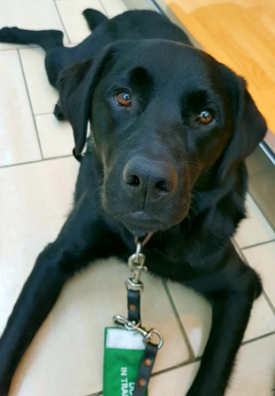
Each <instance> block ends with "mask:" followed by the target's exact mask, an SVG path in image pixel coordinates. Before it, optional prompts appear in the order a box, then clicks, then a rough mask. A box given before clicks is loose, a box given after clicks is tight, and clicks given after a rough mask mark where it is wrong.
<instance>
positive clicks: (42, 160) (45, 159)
mask: <svg viewBox="0 0 275 396" xmlns="http://www.w3.org/2000/svg"><path fill="white" fill-rule="evenodd" d="M71 157H73V155H72V154H66V155H60V156H58V157H51V158H43V159H41V160H35V161H27V162H19V163H17V164H10V165H2V166H0V170H1V169H5V168H13V167H16V166H21V165H31V164H37V163H39V162H47V161H55V160H58V159H63V158H71Z"/></svg>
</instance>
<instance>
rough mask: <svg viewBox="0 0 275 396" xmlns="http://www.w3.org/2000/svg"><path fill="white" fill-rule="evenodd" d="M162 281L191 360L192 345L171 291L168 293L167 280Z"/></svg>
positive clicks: (193, 355)
mask: <svg viewBox="0 0 275 396" xmlns="http://www.w3.org/2000/svg"><path fill="white" fill-rule="evenodd" d="M162 283H163V286H164V289H165V291H166V294H167V297H168V300H169V302H170V305H171V307H172V310H173V312H174V315H175V316H176V320H177V322H178V325H179V328H180V330H181V333H182V335H183V338H184V341H185V344H186V346H187V349H188V353H189V356H190V359H191V360H194V359H195V354H194V351H193V348H192V346H191V344H190V341H189V338H188V336H187V333H186V331H185V329H184V326H183V324H182V321H181V319H180V316H179V313H178V310H177V308H176V305H175V303H174V300H173V297H172V295H171V293H170V290H169V288H168V285H167V282H166V281H165V280H164V279H162Z"/></svg>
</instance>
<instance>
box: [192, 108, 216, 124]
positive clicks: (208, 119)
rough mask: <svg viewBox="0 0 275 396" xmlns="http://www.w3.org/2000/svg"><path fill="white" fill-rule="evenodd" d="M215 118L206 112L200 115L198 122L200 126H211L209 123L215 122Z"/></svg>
mask: <svg viewBox="0 0 275 396" xmlns="http://www.w3.org/2000/svg"><path fill="white" fill-rule="evenodd" d="M213 118H214V116H213V114H212V113H211V112H210V111H208V110H204V111H202V112H201V113H200V115H199V116H198V118H197V120H196V121H197V122H198V123H199V124H209V122H211V121H213Z"/></svg>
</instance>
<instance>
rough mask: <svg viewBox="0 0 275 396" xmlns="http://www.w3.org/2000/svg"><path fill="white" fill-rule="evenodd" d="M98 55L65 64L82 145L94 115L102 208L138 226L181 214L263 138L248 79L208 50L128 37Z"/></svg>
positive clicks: (163, 224)
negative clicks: (206, 181) (210, 178)
mask: <svg viewBox="0 0 275 396" xmlns="http://www.w3.org/2000/svg"><path fill="white" fill-rule="evenodd" d="M96 63H97V64H96V65H95V64H91V63H90V62H86V63H85V64H82V65H80V66H79V68H78V67H77V66H76V67H74V68H73V69H71V70H69V71H68V72H65V74H64V75H63V77H62V78H61V83H60V86H61V103H62V107H63V109H65V114H66V109H67V116H68V118H69V120H71V123H72V125H73V127H74V132H75V138H76V147H77V148H78V147H79V148H80V151H81V149H82V147H81V146H83V142H84V141H85V136H86V132H85V131H84V132H83V131H80V127H79V125H80V124H81V123H83V120H84V123H87V120H88V118H90V119H91V124H92V131H93V134H92V139H93V145H94V150H95V153H96V155H97V158H98V160H99V162H100V163H101V165H102V169H103V181H102V190H101V191H102V196H101V197H102V206H103V209H104V210H105V211H106V212H107V213H109V214H111V215H112V216H114V217H115V218H116V219H118V220H120V221H121V222H122V223H123V224H124V225H125V226H126V227H127V228H128V229H129V230H130V231H131V232H133V233H134V234H137V235H138V234H143V233H147V232H152V231H157V230H163V229H166V228H169V227H171V226H173V225H175V224H178V223H180V222H181V221H182V220H183V219H184V217H185V216H186V215H187V213H188V211H189V206H190V201H191V196H192V191H194V190H196V188H197V185H198V184H200V185H201V184H202V183H201V180H202V179H203V177H204V176H205V175H207V174H209V173H211V171H212V170H213V169H214V168H215V172H216V173H217V175H216V176H217V178H220V179H222V178H224V177H226V174H227V172H228V171H229V170H230V168H231V167H232V166H233V165H234V164H236V163H238V162H240V161H242V160H243V158H244V157H245V156H246V155H248V154H249V153H250V152H251V151H252V149H254V148H255V146H256V145H257V143H258V141H260V140H261V139H262V137H263V134H264V132H265V129H266V127H265V123H264V121H263V119H262V117H261V115H260V113H259V112H258V110H257V109H256V107H255V105H254V103H253V101H252V99H251V98H250V96H249V94H248V93H247V91H246V89H245V84H244V82H243V80H242V79H240V78H239V77H237V76H235V75H234V74H233V73H232V72H231V71H230V70H229V69H227V68H225V66H223V65H221V64H219V63H218V62H216V61H215V60H214V59H213V58H212V57H210V56H209V55H207V54H205V53H204V52H202V51H199V50H197V49H195V48H192V47H188V46H184V45H180V44H177V43H173V42H168V41H163V40H145V41H141V42H134V43H133V42H125V43H124V42H121V43H119V44H117V45H114V46H112V47H110V48H108V49H107V50H105V52H104V53H103V54H102V55H101V57H100V58H99V59H98V60H97V61H96ZM72 80H73V81H72ZM72 86H73V87H74V89H72V88H71V87H72ZM62 93H63V95H62ZM80 95H83V96H84V97H82V98H81V97H80ZM77 96H78V98H77ZM72 102H73V103H74V106H73V107H72V106H71V105H70V103H72ZM81 106H82V107H81ZM81 109H82V113H81ZM83 109H84V110H83ZM76 113H77V114H76ZM75 114H76V115H75ZM82 129H83V127H82ZM249 129H250V130H249ZM83 136H84V140H83Z"/></svg>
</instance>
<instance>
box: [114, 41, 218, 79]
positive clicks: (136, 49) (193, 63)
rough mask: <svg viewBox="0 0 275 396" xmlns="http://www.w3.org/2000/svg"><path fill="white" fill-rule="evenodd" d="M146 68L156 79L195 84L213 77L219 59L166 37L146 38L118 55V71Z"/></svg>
mask: <svg viewBox="0 0 275 396" xmlns="http://www.w3.org/2000/svg"><path fill="white" fill-rule="evenodd" d="M136 68H140V69H143V70H146V71H147V73H148V75H149V76H152V77H153V78H154V81H155V82H159V83H161V84H163V83H164V82H166V84H168V83H169V81H179V80H185V81H186V82H190V83H193V84H194V83H195V84H196V85H198V86H199V85H201V84H205V79H207V80H209V77H211V76H214V75H215V73H216V72H217V70H218V62H216V61H215V60H214V59H213V58H212V57H211V56H209V55H207V54H206V53H204V52H203V51H200V50H198V49H196V48H194V47H191V46H187V45H183V44H180V43H176V42H172V41H165V40H144V41H142V42H140V43H138V44H137V45H133V46H132V48H130V49H128V50H127V51H125V52H124V53H123V56H122V57H119V58H117V60H116V65H115V69H116V72H117V73H118V74H121V75H122V74H124V75H127V74H128V75H131V71H132V70H133V69H136Z"/></svg>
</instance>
